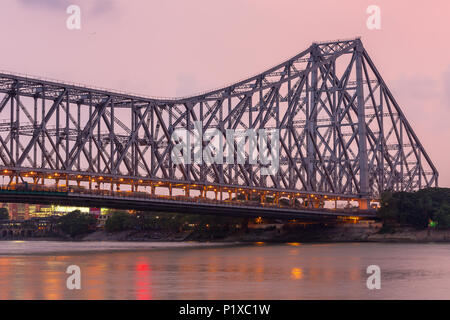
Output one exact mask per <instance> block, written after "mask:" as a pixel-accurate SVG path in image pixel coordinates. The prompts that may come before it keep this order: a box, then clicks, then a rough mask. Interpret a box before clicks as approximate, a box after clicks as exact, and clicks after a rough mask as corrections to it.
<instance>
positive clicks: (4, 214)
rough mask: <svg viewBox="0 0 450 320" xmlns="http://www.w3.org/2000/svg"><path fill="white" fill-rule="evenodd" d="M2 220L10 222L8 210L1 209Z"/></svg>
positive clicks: (0, 218)
mask: <svg viewBox="0 0 450 320" xmlns="http://www.w3.org/2000/svg"><path fill="white" fill-rule="evenodd" d="M0 220H9V213H8V209H6V208H0Z"/></svg>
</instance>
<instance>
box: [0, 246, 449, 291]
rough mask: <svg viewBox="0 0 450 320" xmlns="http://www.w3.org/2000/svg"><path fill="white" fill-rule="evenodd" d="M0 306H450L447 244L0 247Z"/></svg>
mask: <svg viewBox="0 0 450 320" xmlns="http://www.w3.org/2000/svg"><path fill="white" fill-rule="evenodd" d="M69 265H77V266H79V267H80V270H81V289H80V290H69V289H67V287H66V279H67V277H69V274H67V273H66V268H67V267H68V266H69ZM369 265H377V266H379V267H380V270H381V289H379V290H377V289H374V290H369V289H368V288H367V286H366V280H367V278H368V277H369V276H370V275H369V274H367V272H366V269H367V267H368V266H369ZM0 299H450V244H400V243H332V244H303V243H289V244H268V243H252V244H224V243H190V242H187V243H173V242H172V243H149V242H140V243H138V242H57V241H2V242H0Z"/></svg>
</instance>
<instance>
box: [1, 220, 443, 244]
mask: <svg viewBox="0 0 450 320" xmlns="http://www.w3.org/2000/svg"><path fill="white" fill-rule="evenodd" d="M2 240H27V241H67V242H92V241H116V242H222V243H227V242H228V243H236V242H240V243H249V242H273V243H283V242H304V243H308V242H310V243H313V242H329V243H334V242H405V243H425V242H450V230H436V229H426V230H417V229H414V228H409V227H396V228H392V229H390V230H389V232H386V230H383V228H382V225H381V223H373V222H370V223H368V222H361V223H343V224H338V225H319V224H318V225H300V224H299V225H295V224H294V225H292V224H286V225H281V224H280V225H278V226H274V225H271V226H268V227H265V226H259V227H256V228H255V227H254V228H248V229H246V230H239V231H233V232H231V231H229V232H226V231H223V232H220V233H217V232H208V231H207V230H201V231H199V230H191V231H181V232H174V231H168V230H157V231H135V230H128V231H120V232H113V233H108V232H106V231H104V230H99V231H95V232H93V233H90V234H87V235H84V236H79V237H75V238H70V237H62V236H57V237H56V236H55V237H45V238H42V237H14V238H8V239H2Z"/></svg>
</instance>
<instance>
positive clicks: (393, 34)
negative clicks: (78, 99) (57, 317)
mask: <svg viewBox="0 0 450 320" xmlns="http://www.w3.org/2000/svg"><path fill="white" fill-rule="evenodd" d="M71 4H76V5H79V6H80V7H81V30H69V29H68V28H67V27H66V20H67V18H68V17H69V15H68V14H67V13H66V9H67V7H68V6H69V5H71ZM369 5H377V6H379V7H380V8H381V30H369V29H368V28H367V26H366V20H367V18H368V17H369V14H367V13H366V9H367V7H368V6H369ZM0 35H1V47H2V51H1V61H0V69H2V70H7V71H10V72H17V73H25V74H28V75H34V76H41V77H45V78H53V79H59V80H63V81H67V82H76V83H82V84H86V85H93V86H97V87H104V88H110V89H115V90H123V91H129V92H132V93H136V94H145V95H149V96H156V97H158V96H163V97H164V96H169V97H175V96H183V95H190V94H193V93H196V92H199V91H205V90H208V89H212V88H216V87H220V86H223V85H225V84H229V83H232V82H235V81H236V80H240V79H243V78H246V77H247V76H250V75H253V74H256V73H259V72H261V71H264V70H265V69H267V68H268V67H271V66H273V65H275V64H277V63H280V62H282V61H284V60H286V59H287V58H289V57H291V56H293V55H295V54H296V53H298V52H300V51H302V50H304V49H306V48H307V47H308V46H309V45H310V44H311V42H313V41H324V40H335V39H346V38H354V37H358V36H360V37H361V38H362V41H363V44H364V46H365V47H366V49H367V51H368V52H369V54H370V55H371V57H372V60H373V61H374V62H375V64H376V66H377V68H378V70H379V71H380V72H381V74H382V76H383V77H384V79H385V81H386V83H387V85H388V86H389V87H390V89H391V91H392V93H393V94H394V96H395V98H396V100H397V102H398V103H399V104H400V107H401V108H402V109H403V111H404V113H405V114H406V117H407V118H408V120H409V122H410V123H411V125H412V127H413V128H414V130H415V132H416V134H417V135H418V137H419V139H420V140H421V141H422V143H423V145H424V146H425V149H426V150H427V152H428V153H429V155H430V157H431V159H432V160H433V162H434V164H435V165H436V167H437V169H438V171H439V173H440V186H444V187H445V186H447V187H448V186H450V152H449V150H448V149H447V147H448V145H449V141H450V125H449V124H448V121H449V119H450V54H449V49H450V41H449V38H450V1H445V0H441V1H437V0H429V1H420V2H419V1H381V0H375V1H364V0H353V1H348V0H347V1H346V0H340V1H332V0H327V1H325V0H315V1H300V0H297V1H294V0H291V1H287V0H278V1H273V0H272V1H269V0H220V1H219V0H189V1H187V0H176V1H175V0H131V1H130V0H2V1H1V3H0Z"/></svg>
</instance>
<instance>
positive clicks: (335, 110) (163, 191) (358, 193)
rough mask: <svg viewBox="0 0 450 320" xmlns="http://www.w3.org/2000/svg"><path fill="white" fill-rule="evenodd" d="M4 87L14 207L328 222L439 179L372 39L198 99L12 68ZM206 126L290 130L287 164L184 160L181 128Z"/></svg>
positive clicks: (4, 195)
mask: <svg viewBox="0 0 450 320" xmlns="http://www.w3.org/2000/svg"><path fill="white" fill-rule="evenodd" d="M0 95H1V96H0V100H1V102H0V119H2V120H1V121H0V170H1V171H0V172H1V175H2V176H3V178H2V179H3V180H2V181H3V186H2V188H1V190H0V201H4V202H32V203H64V204H74V205H80V204H84V205H90V206H96V207H99V206H104V207H115V208H129V209H133V208H134V209H150V210H151V209H154V210H183V211H187V212H202V213H213V214H214V213H217V214H219V213H224V214H246V215H251V216H252V215H253V216H276V217H302V216H305V217H319V218H321V217H329V216H346V215H357V216H367V215H370V214H372V211H371V208H372V207H373V205H374V203H376V201H377V199H378V198H379V196H380V194H381V192H383V190H386V189H393V190H404V191H409V190H415V189H419V188H423V187H430V186H437V184H438V172H437V170H436V168H435V167H434V165H433V163H432V161H431V159H430V158H429V156H428V155H427V153H426V151H425V149H424V147H423V146H422V144H421V143H420V141H419V139H418V137H417V136H416V134H415V133H414V131H413V129H412V128H411V126H410V124H409V123H408V121H407V120H406V118H405V116H404V114H403V112H402V110H401V109H400V107H399V105H398V104H397V102H396V101H395V99H394V97H393V96H392V93H391V92H390V90H389V88H388V87H387V85H386V83H385V82H384V80H383V79H382V77H381V75H380V73H379V71H378V70H377V68H376V67H375V65H374V63H373V61H372V60H371V58H370V57H369V55H368V53H367V51H366V50H365V49H364V47H363V44H362V42H361V41H360V39H353V40H346V41H336V42H327V43H313V44H312V45H311V46H310V47H309V48H308V49H306V50H305V51H303V52H301V53H299V54H298V55H296V56H295V57H293V58H291V59H289V60H287V61H285V62H283V63H281V64H279V65H277V66H275V67H273V68H271V69H269V70H267V71H265V72H263V73H261V74H258V75H256V76H253V77H251V78H249V79H247V80H244V81H240V82H237V83H235V84H233V85H230V86H227V87H224V88H222V89H218V90H214V91H210V92H206V93H202V94H200V95H196V96H191V97H186V98H179V99H156V98H146V97H139V96H134V95H130V94H124V93H118V92H110V91H103V90H99V89H93V88H86V87H83V86H76V85H69V84H66V83H59V82H52V81H46V80H42V79H33V78H28V77H24V76H17V75H13V74H4V73H0ZM195 123H201V126H202V130H203V132H206V131H207V130H212V129H216V130H218V131H219V132H221V133H222V134H223V135H225V133H226V130H227V129H233V130H245V129H248V128H252V129H263V128H264V129H278V130H279V145H280V151H279V159H278V160H279V170H278V171H277V172H276V173H273V174H272V175H263V174H262V172H261V171H262V170H261V169H262V166H261V165H255V164H251V163H250V162H249V161H247V162H245V163H238V162H236V163H231V164H230V163H225V162H223V163H213V164H205V163H190V164H179V163H178V164H177V163H174V162H173V160H172V157H171V153H172V151H173V149H174V146H175V143H176V141H173V140H172V139H171V135H172V133H173V132H174V131H175V130H177V129H186V130H188V131H190V132H193V131H194V130H195V126H194V124H195ZM211 139H212V140H213V139H214V137H211ZM212 140H211V141H209V142H210V143H213V142H214V141H212ZM200 148H202V149H203V148H206V146H205V143H203V144H201V145H200ZM223 148H227V146H223ZM247 157H248V154H247ZM340 202H344V203H347V202H349V203H350V202H351V203H357V204H358V205H359V208H358V209H357V211H356V212H355V211H354V209H353V211H352V210H349V209H342V208H341V207H342V206H339V203H340Z"/></svg>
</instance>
